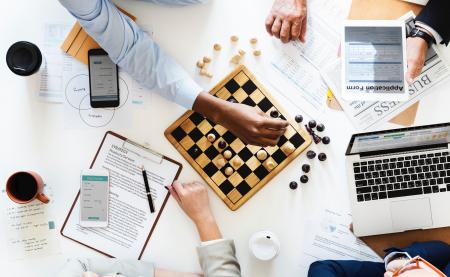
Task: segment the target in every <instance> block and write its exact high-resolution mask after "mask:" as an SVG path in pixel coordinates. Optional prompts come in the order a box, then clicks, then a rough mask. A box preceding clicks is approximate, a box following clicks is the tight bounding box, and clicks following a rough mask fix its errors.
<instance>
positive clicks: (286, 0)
mask: <svg viewBox="0 0 450 277" xmlns="http://www.w3.org/2000/svg"><path fill="white" fill-rule="evenodd" d="M306 1H307V0H275V1H274V3H273V6H272V9H271V10H270V12H269V15H268V16H267V18H266V23H265V24H266V30H267V32H268V33H269V34H270V35H271V36H275V37H277V38H279V39H281V41H282V42H284V43H286V42H289V41H290V40H296V39H299V40H300V41H301V42H305V35H306V28H307V19H308V17H307V9H306Z"/></svg>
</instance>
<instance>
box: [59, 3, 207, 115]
mask: <svg viewBox="0 0 450 277" xmlns="http://www.w3.org/2000/svg"><path fill="white" fill-rule="evenodd" d="M59 1H60V2H61V4H62V5H63V6H64V7H66V8H67V10H69V12H70V13H71V14H72V15H73V16H75V18H76V19H77V20H78V21H79V22H80V24H81V26H83V28H84V29H85V30H86V32H87V33H88V34H89V35H90V36H92V38H94V39H95V40H96V41H97V42H98V44H99V45H100V46H101V47H102V48H103V49H104V50H105V51H106V52H108V54H109V57H110V58H111V60H113V62H114V63H116V64H117V65H118V66H119V67H120V68H121V69H123V70H124V71H126V72H127V73H128V74H130V75H131V77H132V78H133V79H135V80H136V81H137V82H139V83H140V84H141V85H143V86H144V87H146V88H148V89H150V90H154V91H155V92H157V93H159V94H160V95H162V96H163V97H165V98H167V99H168V100H170V101H173V102H175V103H177V104H179V105H181V106H183V107H185V108H186V109H192V105H193V104H194V102H195V99H196V98H197V96H198V94H199V93H200V92H201V91H203V89H202V88H201V87H200V86H199V85H198V84H197V83H196V82H195V81H194V80H192V78H191V77H190V76H189V75H188V74H187V73H186V71H185V70H184V69H183V68H182V67H181V66H180V65H179V64H177V63H176V62H175V61H174V60H173V59H172V58H171V57H169V56H168V55H167V54H166V53H164V51H163V50H162V49H161V48H160V47H159V46H158V45H157V44H156V43H155V42H154V41H153V40H152V39H151V38H150V36H149V35H148V34H147V33H146V32H144V31H143V30H142V29H141V28H140V27H139V26H138V25H137V24H136V23H135V22H134V21H133V20H131V19H130V18H129V17H127V16H126V15H124V14H123V13H121V12H120V11H119V10H118V9H117V7H116V6H115V5H114V4H113V3H112V2H111V1H110V0H59ZM147 2H152V3H158V4H167V5H188V4H194V3H201V2H204V1H203V0H165V1H164V0H147Z"/></svg>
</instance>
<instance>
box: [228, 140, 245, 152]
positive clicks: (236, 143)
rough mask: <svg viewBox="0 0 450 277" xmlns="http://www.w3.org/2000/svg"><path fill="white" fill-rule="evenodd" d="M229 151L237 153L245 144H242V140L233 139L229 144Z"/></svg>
mask: <svg viewBox="0 0 450 277" xmlns="http://www.w3.org/2000/svg"><path fill="white" fill-rule="evenodd" d="M230 147H231V149H233V150H234V152H235V153H239V152H240V151H241V150H242V149H244V147H245V144H244V143H243V142H242V140H240V139H235V140H234V141H233V142H232V143H231V144H230Z"/></svg>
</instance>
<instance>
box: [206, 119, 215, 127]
mask: <svg viewBox="0 0 450 277" xmlns="http://www.w3.org/2000/svg"><path fill="white" fill-rule="evenodd" d="M206 120H207V121H208V122H209V124H211V126H214V125H216V123H215V122H214V121H212V120H210V119H208V118H206Z"/></svg>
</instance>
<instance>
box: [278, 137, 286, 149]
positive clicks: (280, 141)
mask: <svg viewBox="0 0 450 277" xmlns="http://www.w3.org/2000/svg"><path fill="white" fill-rule="evenodd" d="M286 141H287V138H286V137H285V136H281V137H280V139H279V140H278V143H277V145H278V147H281V146H282V145H283V144H285V143H286Z"/></svg>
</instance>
